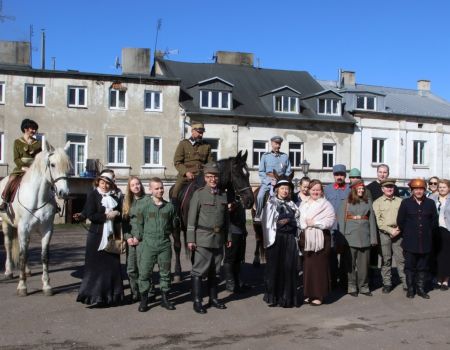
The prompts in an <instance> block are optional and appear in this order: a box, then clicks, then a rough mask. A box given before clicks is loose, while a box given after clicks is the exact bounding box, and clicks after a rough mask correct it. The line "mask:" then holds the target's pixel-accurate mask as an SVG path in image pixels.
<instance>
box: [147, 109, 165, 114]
mask: <svg viewBox="0 0 450 350" xmlns="http://www.w3.org/2000/svg"><path fill="white" fill-rule="evenodd" d="M144 112H152V113H155V112H157V113H162V112H163V110H162V109H144Z"/></svg>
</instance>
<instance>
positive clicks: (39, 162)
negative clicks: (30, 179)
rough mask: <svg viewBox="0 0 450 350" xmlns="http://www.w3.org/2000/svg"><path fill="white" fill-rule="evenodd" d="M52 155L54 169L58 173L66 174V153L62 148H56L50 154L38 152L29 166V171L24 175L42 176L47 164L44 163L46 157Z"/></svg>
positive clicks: (67, 158)
mask: <svg viewBox="0 0 450 350" xmlns="http://www.w3.org/2000/svg"><path fill="white" fill-rule="evenodd" d="M49 153H52V155H53V157H54V159H55V162H54V163H55V167H56V168H55V169H56V170H57V171H58V172H62V173H67V172H68V171H69V170H70V160H69V157H68V155H67V153H66V152H65V151H64V149H63V148H56V149H55V150H54V151H52V152H48V151H42V152H39V153H38V154H37V155H36V157H35V158H34V161H33V163H32V164H31V166H30V169H29V170H28V171H27V172H26V175H28V176H34V175H44V173H45V170H46V167H47V162H46V160H45V159H46V156H47V155H48V154H49Z"/></svg>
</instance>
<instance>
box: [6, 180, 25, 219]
mask: <svg viewBox="0 0 450 350" xmlns="http://www.w3.org/2000/svg"><path fill="white" fill-rule="evenodd" d="M21 181H22V176H16V177H15V178H14V179H12V180H11V182H10V183H9V185H8V186H9V188H8V189H7V190H8V191H9V193H10V196H9V205H8V208H7V211H6V213H7V215H8V217H9V219H10V220H11V222H14V218H15V216H16V214H15V213H14V209H13V207H12V205H11V203H12V202H14V198H15V197H16V194H17V191H18V189H19V187H20V182H21Z"/></svg>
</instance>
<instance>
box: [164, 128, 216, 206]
mask: <svg viewBox="0 0 450 350" xmlns="http://www.w3.org/2000/svg"><path fill="white" fill-rule="evenodd" d="M204 132H205V126H204V124H203V123H200V122H192V124H191V137H190V138H189V139H184V140H182V141H180V143H179V144H178V147H177V149H176V151H175V155H174V157H173V162H174V165H175V168H176V169H177V170H178V178H177V182H176V183H175V186H174V187H173V190H172V199H174V200H175V201H176V200H177V198H178V194H179V192H180V191H181V189H182V188H183V186H184V185H185V184H187V183H189V182H191V181H192V180H194V179H195V177H196V176H197V175H198V174H199V173H200V171H201V170H202V169H203V165H204V164H206V163H209V162H212V156H211V146H210V145H209V144H207V143H205V142H203V133H204Z"/></svg>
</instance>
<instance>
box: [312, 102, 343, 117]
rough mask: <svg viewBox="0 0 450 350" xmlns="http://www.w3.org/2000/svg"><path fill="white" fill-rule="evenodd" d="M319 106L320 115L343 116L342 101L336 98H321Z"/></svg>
mask: <svg viewBox="0 0 450 350" xmlns="http://www.w3.org/2000/svg"><path fill="white" fill-rule="evenodd" d="M318 104H319V106H318V108H317V113H318V114H324V115H341V100H338V99H336V98H320V99H319V100H318Z"/></svg>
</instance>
